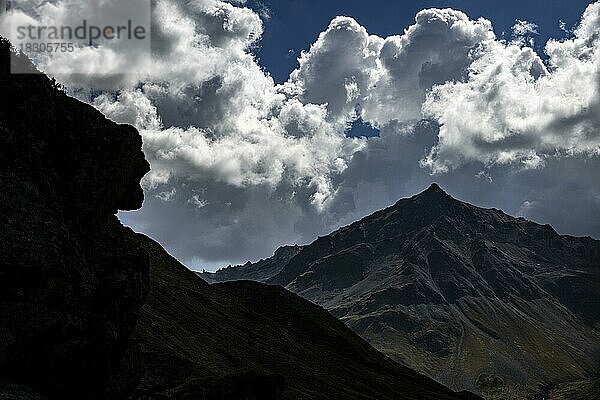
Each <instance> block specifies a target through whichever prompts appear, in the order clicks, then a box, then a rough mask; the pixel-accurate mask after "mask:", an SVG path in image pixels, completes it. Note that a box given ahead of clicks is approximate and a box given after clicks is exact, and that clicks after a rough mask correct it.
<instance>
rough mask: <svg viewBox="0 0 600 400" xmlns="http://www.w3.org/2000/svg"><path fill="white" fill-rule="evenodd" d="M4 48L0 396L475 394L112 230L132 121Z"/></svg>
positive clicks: (135, 203)
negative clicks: (122, 121) (13, 70)
mask: <svg viewBox="0 0 600 400" xmlns="http://www.w3.org/2000/svg"><path fill="white" fill-rule="evenodd" d="M13 55H14V54H13ZM10 56H11V50H10V46H9V44H8V42H6V41H4V40H2V39H1V38H0V184H1V188H2V190H0V222H1V227H2V229H1V230H0V243H1V245H0V260H2V264H1V265H0V399H10V400H15V399H19V400H44V399H45V400H49V399H60V400H64V399H77V400H88V399H89V400H100V399H107V400H108V399H110V400H114V399H125V398H132V399H139V400H141V399H144V400H149V399H156V400H158V399H161V400H164V399H198V400H202V399H205V400H206V399H215V400H216V399H219V400H242V399H245V400H252V399H254V400H258V399H260V400H269V399H287V400H293V399H341V398H343V399H422V398H430V399H470V398H475V396H473V395H469V394H466V393H462V394H456V393H454V392H452V391H450V390H449V389H447V388H445V387H444V386H442V385H440V384H438V383H436V382H434V381H433V380H431V379H429V378H427V377H425V376H423V375H420V374H418V373H416V372H414V371H412V370H410V369H408V368H406V367H403V366H400V365H398V364H396V363H394V362H393V361H391V360H390V359H389V358H387V357H385V356H384V355H382V354H381V353H379V352H377V351H376V350H375V349H373V348H372V347H371V346H370V345H368V344H367V343H366V342H365V341H364V340H363V339H361V338H359V337H358V336H357V335H356V334H354V333H353V332H352V331H351V330H350V329H348V328H347V327H346V326H345V325H344V324H342V323H340V322H339V321H338V320H336V319H335V318H333V317H331V316H330V315H329V314H328V313H327V312H326V311H325V310H323V309H322V308H320V307H318V306H315V305H313V304H311V303H309V302H308V301H306V300H303V299H301V298H300V297H298V296H296V295H294V294H292V293H290V292H288V291H286V290H284V289H282V288H280V287H275V286H267V285H263V284H257V283H253V282H241V283H233V284H229V283H228V284H222V285H215V286H209V285H208V284H207V283H206V282H204V281H202V280H201V279H200V278H199V277H197V276H196V275H195V274H194V273H192V272H190V271H189V270H187V269H186V268H185V267H183V266H182V265H181V264H179V263H178V262H177V261H176V260H174V259H173V258H172V257H170V256H169V255H168V254H167V253H166V252H165V251H164V250H163V249H162V248H161V247H160V246H159V245H158V244H157V243H155V242H153V241H152V240H150V239H148V238H146V237H144V236H141V235H139V234H136V233H134V232H132V231H131V230H130V229H127V228H125V227H123V226H122V225H121V224H120V222H119V221H118V219H117V218H116V216H115V213H116V212H117V210H119V209H121V210H127V209H133V208H137V207H139V206H140V205H141V203H142V199H143V193H142V190H141V188H140V186H139V181H140V179H141V178H142V176H143V175H144V174H145V173H146V172H147V171H148V164H147V163H146V161H145V159H144V156H143V154H142V152H141V145H142V142H141V138H140V136H139V134H138V133H137V132H136V130H135V129H134V128H132V127H130V126H126V125H117V124H115V123H113V122H111V121H109V120H107V119H106V118H104V117H103V116H102V114H100V113H99V112H98V111H96V110H95V109H93V108H92V107H90V106H88V105H85V104H82V103H80V102H78V101H77V100H75V99H72V98H70V97H68V96H67V95H65V94H64V93H63V92H62V91H61V90H60V89H59V88H58V87H57V85H55V84H54V83H53V82H52V81H51V80H49V79H48V78H47V77H45V76H43V75H40V74H28V75H12V74H10V73H9V60H10ZM14 56H15V58H14V61H15V62H18V63H22V67H26V68H30V69H31V71H32V72H34V67H33V66H32V65H31V63H30V62H29V60H27V59H26V58H25V57H22V56H20V57H18V56H16V55H14Z"/></svg>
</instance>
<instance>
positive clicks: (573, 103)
mask: <svg viewBox="0 0 600 400" xmlns="http://www.w3.org/2000/svg"><path fill="white" fill-rule="evenodd" d="M545 52H546V54H547V56H548V62H547V63H544V62H543V61H542V59H541V58H540V57H539V56H538V55H537V54H536V53H535V52H534V51H533V50H532V49H531V48H530V47H526V46H523V45H522V43H518V42H511V43H505V42H501V41H491V42H488V43H486V44H485V46H483V47H482V48H481V49H479V50H478V52H477V55H476V56H475V59H474V61H473V63H472V64H471V65H470V66H469V68H468V77H467V79H466V80H464V81H455V82H448V83H445V84H442V85H438V86H436V87H434V88H433V90H432V91H431V93H429V94H428V96H427V99H426V101H425V103H424V105H423V111H424V115H425V116H426V117H428V118H432V119H435V120H436V121H438V122H440V123H441V124H442V127H441V129H440V134H439V141H438V143H437V145H436V146H435V147H434V148H433V149H432V151H431V152H430V154H429V155H428V156H427V157H426V158H425V159H424V160H423V165H425V166H426V167H428V168H430V169H431V170H432V171H433V172H434V173H441V172H447V171H448V170H451V169H454V168H458V167H460V166H461V165H463V164H464V163H467V162H473V161H478V162H481V163H483V164H484V165H492V164H511V163H512V164H514V163H520V164H521V165H522V166H523V167H524V168H540V167H542V166H543V165H544V164H545V162H546V160H547V159H548V158H549V157H556V156H575V155H579V154H585V155H589V156H598V155H600V3H594V4H591V5H590V6H588V8H587V9H586V11H585V13H584V15H583V18H582V20H581V23H580V25H579V27H578V28H577V29H575V31H574V36H573V37H572V38H570V39H565V40H562V41H559V40H550V41H548V43H547V44H546V47H545Z"/></svg>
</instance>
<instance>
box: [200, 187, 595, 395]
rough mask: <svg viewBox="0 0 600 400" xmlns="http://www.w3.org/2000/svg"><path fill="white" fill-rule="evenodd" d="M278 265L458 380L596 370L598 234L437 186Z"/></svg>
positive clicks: (324, 300) (399, 348)
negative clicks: (463, 198)
mask: <svg viewBox="0 0 600 400" xmlns="http://www.w3.org/2000/svg"><path fill="white" fill-rule="evenodd" d="M263 263H264V261H263ZM237 268H238V269H239V271H251V270H252V269H253V266H252V265H245V266H244V267H243V269H242V268H240V267H237ZM235 269H236V268H235V267H234V268H230V271H228V274H229V276H233V275H235V274H236V272H234V271H233V270H235ZM278 269H279V270H280V272H279V273H277V274H275V275H274V276H272V277H271V278H269V279H267V280H266V281H267V282H268V283H274V284H280V285H283V286H285V287H286V288H288V289H289V290H291V291H293V292H295V293H297V294H300V295H301V296H303V297H305V298H306V299H309V300H311V301H313V302H315V303H316V304H319V305H322V306H324V307H325V308H326V309H328V310H329V311H330V312H331V313H332V314H333V315H335V316H337V317H339V318H340V319H341V320H342V321H343V322H345V323H346V324H347V325H348V326H349V327H350V328H352V330H354V331H355V332H357V333H358V334H360V335H361V336H362V337H363V338H365V339H367V340H368V341H369V342H370V343H371V344H373V345H374V346H375V347H376V348H378V349H379V350H381V351H382V352H383V353H385V354H387V355H389V356H390V357H392V358H393V359H395V360H397V361H398V362H400V363H402V364H404V365H407V366H409V367H411V368H414V369H416V370H418V371H420V372H423V373H425V374H427V375H429V376H430V377H432V378H434V379H436V380H438V381H439V382H442V383H444V384H446V385H448V386H450V387H451V388H453V389H468V390H472V391H475V392H478V393H480V394H483V395H484V396H485V397H487V398H541V397H540V396H542V395H544V394H547V393H549V392H550V391H552V389H553V388H554V387H555V386H556V385H558V384H560V383H564V382H574V381H579V382H581V381H583V382H588V383H590V382H592V381H591V379H592V378H593V377H597V376H598V369H597V365H598V360H599V355H600V351H599V350H600V334H599V331H598V328H599V321H600V308H599V306H600V300H599V296H600V290H599V289H600V284H599V279H600V242H599V241H597V240H593V239H591V238H575V237H570V236H561V235H558V234H557V233H556V232H555V231H554V230H553V229H552V227H550V226H549V225H539V224H535V223H533V222H530V221H527V220H525V219H523V218H513V217H511V216H509V215H506V214H504V213H503V212H502V211H500V210H495V209H483V208H479V207H475V206H473V205H470V204H466V203H463V202H460V201H458V200H456V199H454V198H452V197H451V196H449V195H448V194H447V193H445V192H444V191H443V190H442V189H441V188H440V187H439V186H438V185H436V184H433V185H431V187H429V188H428V189H427V190H426V191H424V192H423V193H421V194H418V195H416V196H413V197H411V198H409V199H403V200H400V201H398V202H397V203H396V204H394V205H393V206H391V207H389V208H386V209H384V210H381V211H378V212H376V213H374V214H373V215H370V216H368V217H365V218H363V219H362V220H360V221H358V222H355V223H353V224H352V225H350V226H347V227H344V228H341V229H339V230H337V231H335V232H333V233H332V234H330V235H327V236H325V237H321V238H319V239H317V240H316V241H315V242H313V243H312V244H310V245H309V246H305V247H304V248H303V249H302V250H301V251H300V252H299V253H298V254H297V255H296V256H294V257H293V258H292V259H290V260H289V261H287V262H286V263H285V264H284V265H279V266H277V267H272V270H273V271H276V270H278ZM221 274H222V273H221V272H217V273H216V274H212V275H211V279H213V280H222V279H224V278H225V275H221ZM203 276H204V275H203ZM241 276H242V277H243V276H244V274H241ZM247 276H252V275H247ZM579 386H581V387H587V386H586V385H585V384H584V385H579ZM588 386H589V385H588Z"/></svg>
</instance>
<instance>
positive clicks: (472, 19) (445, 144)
mask: <svg viewBox="0 0 600 400" xmlns="http://www.w3.org/2000/svg"><path fill="white" fill-rule="evenodd" d="M80 1H81V0H62V1H59V0H50V1H49V2H45V3H44V4H43V5H40V6H35V5H33V6H32V4H38V3H31V2H28V1H26V0H15V1H14V4H13V9H12V10H11V12H10V15H9V16H10V17H15V18H21V19H22V20H28V21H29V20H34V21H37V22H38V23H45V22H47V21H46V19H47V18H49V16H48V14H49V13H50V14H52V16H53V18H61V19H62V20H69V19H76V18H77V15H74V14H73V13H72V12H70V10H72V9H73V7H72V6H73V4H72V3H78V5H79V6H80V7H81V3H80ZM154 4H155V7H154V8H153V11H152V23H153V27H152V46H153V56H152V59H151V60H147V59H142V58H140V59H136V60H134V61H133V62H131V63H130V66H131V73H129V74H115V73H111V70H110V68H108V69H107V68H106V65H104V64H103V63H102V61H103V60H106V59H107V58H109V59H111V60H114V62H115V63H117V64H118V63H119V62H123V60H125V59H126V56H127V55H128V54H130V53H132V52H135V51H136V49H135V48H127V47H123V46H120V47H110V44H102V45H99V46H97V47H94V48H91V49H85V51H75V52H73V53H69V54H63V55H60V56H54V55H48V56H47V57H45V58H42V59H40V60H37V61H36V62H37V65H38V67H39V68H40V69H42V70H52V68H53V67H56V66H57V65H58V66H62V67H64V68H66V69H67V71H68V67H69V66H71V65H81V63H83V65H86V66H87V68H88V71H89V72H90V73H89V74H87V75H86V74H79V73H68V72H67V73H63V74H61V75H60V76H56V78H57V80H58V81H59V82H61V83H62V84H63V85H65V87H66V88H67V90H68V93H69V94H70V95H72V96H74V97H77V98H78V99H80V100H82V101H85V102H87V103H89V104H91V105H93V106H94V107H96V108H97V109H98V110H100V111H101V112H103V113H104V114H105V115H106V116H107V117H108V118H111V119H113V120H115V121H117V122H120V123H129V124H132V125H134V126H136V127H137V128H138V129H139V131H140V133H141V135H142V138H143V142H144V145H143V150H144V152H145V154H146V158H147V159H148V160H149V162H150V164H151V168H152V170H151V172H150V173H149V174H148V175H147V176H146V177H145V178H144V179H143V181H142V185H143V187H144V189H145V193H146V197H145V201H144V205H143V207H142V208H141V210H139V211H134V212H127V213H120V214H119V216H120V218H121V220H122V221H123V222H124V223H125V224H127V225H129V226H131V227H132V228H133V229H134V230H137V231H141V232H144V233H146V234H148V235H150V236H151V237H153V238H155V239H156V240H158V241H159V242H160V243H161V244H162V245H163V246H165V248H166V249H167V250H168V251H169V252H171V253H172V254H173V255H174V256H176V257H177V258H178V259H179V260H181V261H182V262H184V263H185V264H186V265H188V266H190V267H191V268H195V269H202V268H206V269H207V270H214V269H215V268H218V267H221V266H225V265H227V264H236V263H243V262H245V261H247V260H256V259H259V258H264V257H268V256H270V255H271V254H272V253H273V251H274V250H275V249H276V248H277V247H278V246H280V245H284V244H294V243H298V244H303V243H309V242H311V241H313V240H314V239H315V238H316V237H317V236H319V235H325V234H327V233H329V232H331V231H332V230H335V229H336V228H338V227H340V226H343V225H346V224H348V223H351V222H353V221H355V220H356V219H359V218H361V217H363V216H365V215H367V214H369V213H371V212H373V211H376V210H378V209H381V208H383V207H386V206H389V205H391V204H393V203H394V202H396V201H397V200H398V199H400V198H402V197H407V196H411V195H413V194H415V193H418V192H419V191H421V190H424V189H425V188H426V187H427V186H428V185H429V184H430V183H431V182H434V181H435V182H438V183H439V184H440V186H442V188H443V189H445V190H446V191H447V192H448V193H450V194H451V195H453V196H455V197H457V198H459V199H461V200H465V201H468V202H471V203H474V204H476V205H480V206H483V207H494V208H499V209H502V210H504V211H505V212H507V213H509V214H511V215H515V216H524V217H526V218H528V219H531V220H534V221H536V222H539V223H544V224H546V223H549V224H551V225H552V226H553V227H554V228H555V229H556V230H557V231H558V232H560V233H564V234H573V235H580V236H583V235H590V236H593V237H596V238H600V179H599V174H600V172H599V171H600V168H599V167H600V2H593V3H589V2H579V1H568V2H567V1H561V2H559V1H518V2H502V4H500V2H497V1H453V2H451V1H445V2H444V1H422V2H411V1H394V2H392V1H370V2H359V1H298V0H295V1H292V0H279V1H267V0H247V1H246V2H244V1H229V2H225V1H221V0H157V1H156V2H155V3H154ZM1 22H2V21H0V28H2V23H1ZM0 30H1V29H0ZM128 65H129V64H128Z"/></svg>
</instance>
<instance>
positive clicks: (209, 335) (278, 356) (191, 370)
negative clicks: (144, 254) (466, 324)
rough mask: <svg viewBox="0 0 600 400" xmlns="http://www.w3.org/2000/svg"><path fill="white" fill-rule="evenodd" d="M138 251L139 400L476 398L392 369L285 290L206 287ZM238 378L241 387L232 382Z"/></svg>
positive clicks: (159, 252) (155, 248)
mask: <svg viewBox="0 0 600 400" xmlns="http://www.w3.org/2000/svg"><path fill="white" fill-rule="evenodd" d="M141 243H142V244H143V246H144V247H145V248H146V249H147V250H148V253H149V254H150V259H151V270H150V276H151V289H150V294H149V296H148V301H147V303H146V304H145V305H144V307H143V308H142V312H141V316H140V322H139V324H138V328H137V330H136V334H135V336H136V338H137V339H139V340H140V341H141V343H143V345H144V349H145V352H144V355H145V364H146V368H147V370H146V375H145V376H144V379H143V380H142V383H141V385H140V387H139V388H138V391H137V392H136V396H135V398H146V397H145V396H147V395H149V394H152V395H154V396H156V397H152V398H156V399H158V398H160V397H159V396H158V394H159V393H162V394H165V395H168V396H169V397H171V396H172V397H173V398H186V397H185V396H186V395H189V396H192V397H191V398H194V399H196V398H201V399H202V398H205V397H195V396H199V395H200V393H203V392H205V391H217V393H218V394H214V396H216V397H206V398H211V399H212V398H215V399H217V398H218V399H229V398H238V397H235V395H237V394H239V393H244V395H246V396H249V397H248V398H250V399H271V398H273V399H332V400H335V399H373V400H374V399H378V400H383V399H455V398H456V399H457V398H465V399H466V398H473V399H474V398H475V396H471V397H470V396H469V395H467V394H465V395H464V396H459V395H456V394H454V393H452V392H450V391H449V390H448V389H446V388H444V387H443V386H441V385H439V384H437V383H435V382H434V381H432V380H430V379H429V378H426V377H424V376H422V375H419V374H417V373H415V372H414V371H412V370H410V369H408V368H406V367H402V366H400V365H398V364H396V363H394V362H393V361H392V360H390V359H388V358H387V357H385V356H383V355H382V354H380V353H379V352H377V351H375V350H374V349H373V348H372V347H371V346H370V345H369V344H367V342H365V341H364V340H363V339H361V338H360V337H358V335H356V334H355V333H353V332H352V331H350V330H349V329H348V328H347V327H346V326H345V325H344V324H343V323H341V322H339V321H338V320H336V319H335V318H334V317H332V316H331V315H330V314H329V313H328V312H327V311H325V310H324V309H322V308H321V307H318V306H316V305H314V304H311V303H310V302H308V301H306V300H304V299H302V298H300V297H298V296H296V295H294V294H292V293H290V292H288V291H287V290H285V289H283V288H282V287H280V286H269V285H264V284H261V283H256V282H250V281H238V282H228V283H223V284H217V285H208V284H207V283H206V282H204V281H203V280H202V279H200V278H198V277H197V276H196V274H194V273H193V272H191V271H189V270H188V269H187V268H185V267H184V266H182V265H181V264H180V263H179V262H177V260H175V259H174V258H172V257H171V256H169V255H168V254H167V253H166V252H165V251H164V250H163V249H162V248H161V247H160V246H159V245H158V244H156V243H155V242H153V241H151V240H150V239H148V238H144V237H142V238H141ZM241 377H242V378H244V379H242V381H243V382H244V383H243V384H241V385H239V386H235V385H232V384H231V382H238V381H239V379H240V378H241ZM225 382H229V383H227V384H226V383H225ZM265 382H267V383H265ZM268 382H270V383H268ZM239 398H242V397H239Z"/></svg>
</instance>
